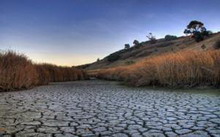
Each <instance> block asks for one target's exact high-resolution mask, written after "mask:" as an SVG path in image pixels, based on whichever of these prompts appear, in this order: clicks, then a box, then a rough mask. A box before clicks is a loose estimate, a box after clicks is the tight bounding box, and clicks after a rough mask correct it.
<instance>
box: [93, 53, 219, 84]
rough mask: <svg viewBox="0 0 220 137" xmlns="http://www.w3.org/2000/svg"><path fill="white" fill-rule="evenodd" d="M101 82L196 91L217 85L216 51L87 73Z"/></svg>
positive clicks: (176, 54)
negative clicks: (191, 88) (197, 87)
mask: <svg viewBox="0 0 220 137" xmlns="http://www.w3.org/2000/svg"><path fill="white" fill-rule="evenodd" d="M92 74H93V75H95V76H96V77H98V78H101V79H107V80H117V81H125V82H127V83H129V84H130V85H135V86H149V85H150V86H151V85H156V86H166V87H196V86H215V87H218V86H219V85H220V50H208V51H198V50H185V51H179V52H176V53H167V54H164V55H160V56H155V57H152V58H148V59H145V60H144V61H140V62H138V63H136V64H134V65H130V66H122V67H114V68H109V69H100V70H96V71H90V75H92Z"/></svg>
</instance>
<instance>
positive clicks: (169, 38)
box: [165, 35, 177, 41]
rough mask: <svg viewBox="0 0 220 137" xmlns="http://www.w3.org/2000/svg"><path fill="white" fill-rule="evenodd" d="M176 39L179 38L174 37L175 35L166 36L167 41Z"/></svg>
mask: <svg viewBox="0 0 220 137" xmlns="http://www.w3.org/2000/svg"><path fill="white" fill-rule="evenodd" d="M176 39H177V36H173V35H166V36H165V40H166V41H170V40H176Z"/></svg>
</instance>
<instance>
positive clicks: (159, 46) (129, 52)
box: [77, 33, 220, 70]
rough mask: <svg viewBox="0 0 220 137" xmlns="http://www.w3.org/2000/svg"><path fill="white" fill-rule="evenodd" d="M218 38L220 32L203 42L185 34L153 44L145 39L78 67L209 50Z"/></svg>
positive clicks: (98, 67)
mask: <svg viewBox="0 0 220 137" xmlns="http://www.w3.org/2000/svg"><path fill="white" fill-rule="evenodd" d="M217 40H220V33H215V34H212V35H211V36H209V37H207V38H206V39H205V40H204V41H201V42H195V40H194V39H192V38H190V37H184V36H183V37H179V38H177V39H175V40H165V39H158V40H157V42H156V43H154V44H152V43H151V42H150V41H145V42H141V43H140V44H137V45H133V46H132V47H131V48H128V49H122V50H119V51H117V52H114V53H112V54H110V55H108V56H106V57H105V58H103V59H102V60H100V61H97V62H94V63H91V64H85V65H81V66H77V68H80V69H85V70H96V69H104V68H112V67H118V66H127V65H131V64H135V63H136V62H139V61H142V60H145V59H146V58H150V57H153V56H157V55H162V54H165V53H173V52H178V51H184V50H189V49H195V50H208V49H212V48H213V45H214V44H215V43H216V41H217Z"/></svg>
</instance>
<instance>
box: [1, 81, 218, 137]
mask: <svg viewBox="0 0 220 137" xmlns="http://www.w3.org/2000/svg"><path fill="white" fill-rule="evenodd" d="M0 136H3V137H34V136H36V137H75V136H80V137H84V136H85V137H90V136H91V137H99V136H113V137H169V136H170V137H175V136H183V137H219V136H220V95H219V94H217V95H212V94H208V95H207V94H195V93H189V92H187V91H186V92H176V91H175V92H171V91H163V90H156V91H154V90H150V89H146V88H145V89H144V88H129V87H125V86H122V85H118V84H117V83H116V82H107V81H98V80H94V81H78V82H66V83H54V84H51V85H48V86H41V87H37V88H34V89H31V90H27V91H19V92H4V93H0Z"/></svg>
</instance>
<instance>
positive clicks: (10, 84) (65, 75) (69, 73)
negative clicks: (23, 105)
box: [0, 51, 86, 91]
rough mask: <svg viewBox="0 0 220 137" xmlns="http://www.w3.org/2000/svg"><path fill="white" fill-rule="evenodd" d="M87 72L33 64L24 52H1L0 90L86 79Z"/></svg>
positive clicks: (72, 68)
mask: <svg viewBox="0 0 220 137" xmlns="http://www.w3.org/2000/svg"><path fill="white" fill-rule="evenodd" d="M85 78H86V74H85V72H83V71H82V70H79V69H76V68H74V67H59V66H55V65H50V64H33V63H32V61H31V60H28V59H27V57H26V56H24V55H23V54H18V53H15V52H12V51H8V52H4V53H3V52H2V53H0V91H9V90H19V89H28V88H31V87H33V86H36V85H43V84H48V83H49V82H58V81H60V82H61V81H73V80H81V79H85Z"/></svg>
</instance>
